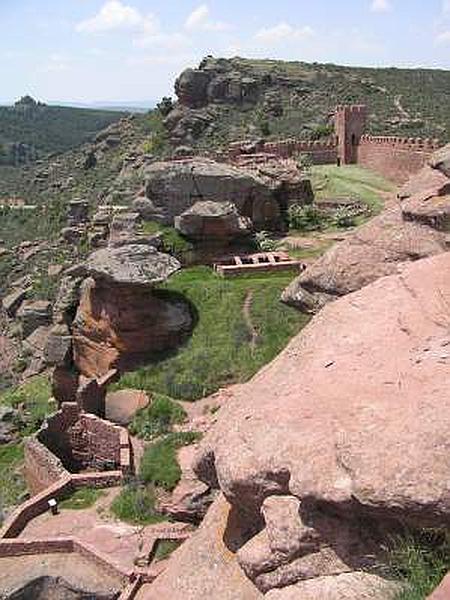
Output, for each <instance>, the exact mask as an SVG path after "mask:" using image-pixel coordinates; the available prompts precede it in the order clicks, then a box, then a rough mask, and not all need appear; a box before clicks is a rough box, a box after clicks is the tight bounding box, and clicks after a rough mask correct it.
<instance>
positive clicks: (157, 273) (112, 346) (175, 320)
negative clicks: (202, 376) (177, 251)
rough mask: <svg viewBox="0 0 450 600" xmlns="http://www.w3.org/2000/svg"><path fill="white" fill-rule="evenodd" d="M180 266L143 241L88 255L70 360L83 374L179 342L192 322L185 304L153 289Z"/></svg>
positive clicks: (127, 363) (124, 365)
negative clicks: (72, 354)
mask: <svg viewBox="0 0 450 600" xmlns="http://www.w3.org/2000/svg"><path fill="white" fill-rule="evenodd" d="M179 268H180V264H179V263H178V261H177V260H176V259H175V258H173V257H171V256H169V255H167V254H162V253H160V252H158V251H157V250H156V249H155V248H153V247H152V246H145V245H130V246H122V247H119V248H108V249H102V250H98V251H97V252H95V253H94V254H92V255H91V256H90V257H89V258H88V259H87V261H86V263H85V265H83V267H82V270H83V272H84V273H85V275H87V278H86V279H85V281H84V282H83V285H82V288H81V294H80V303H79V306H78V309H77V313H76V316H75V319H74V322H73V324H72V337H73V353H74V363H75V365H76V367H77V368H78V370H79V371H80V372H81V373H82V374H83V375H84V376H87V377H99V376H101V375H105V374H106V373H108V371H110V370H111V369H119V370H126V369H129V368H130V367H132V366H135V365H136V364H138V363H142V362H143V361H145V360H146V359H148V357H150V356H152V355H154V354H156V353H158V352H161V351H163V350H168V349H170V348H173V347H174V346H176V345H178V344H179V343H180V342H181V340H182V339H183V338H184V336H186V334H187V333H188V332H189V331H190V327H191V324H192V315H191V311H190V307H189V305H188V304H187V303H186V301H184V300H183V299H180V298H179V297H174V296H172V295H171V294H169V293H168V292H164V291H162V290H161V291H157V290H154V289H153V288H154V287H155V286H156V285H157V284H159V283H162V282H163V281H165V280H166V279H167V278H168V277H169V276H170V275H171V274H172V273H174V272H175V271H177V270H178V269H179Z"/></svg>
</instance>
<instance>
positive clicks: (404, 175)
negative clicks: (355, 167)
mask: <svg viewBox="0 0 450 600" xmlns="http://www.w3.org/2000/svg"><path fill="white" fill-rule="evenodd" d="M437 148H439V143H438V142H436V141H433V140H423V139H420V138H398V137H386V136H378V137H377V136H369V135H365V136H362V138H361V140H360V143H359V145H358V148H357V157H356V162H357V164H359V165H361V166H363V167H366V168H368V169H371V170H372V171H375V172H376V173H380V175H383V176H384V177H386V178H387V179H390V180H391V181H394V182H395V183H399V184H401V183H405V182H406V181H407V180H408V179H409V177H411V175H413V174H414V173H417V172H418V171H420V169H421V168H422V167H424V166H425V164H426V162H427V160H428V159H429V158H430V156H431V154H432V153H433V152H434V151H435V150H437Z"/></svg>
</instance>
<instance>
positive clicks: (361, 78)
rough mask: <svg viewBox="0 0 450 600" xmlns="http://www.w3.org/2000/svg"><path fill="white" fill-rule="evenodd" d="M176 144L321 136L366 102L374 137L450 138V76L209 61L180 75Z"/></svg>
mask: <svg viewBox="0 0 450 600" xmlns="http://www.w3.org/2000/svg"><path fill="white" fill-rule="evenodd" d="M175 88H176V92H177V95H178V98H179V102H178V103H176V104H175V108H174V110H173V111H172V112H170V113H169V114H168V116H167V118H166V125H167V128H168V131H169V132H170V136H171V138H172V140H173V142H174V143H179V144H190V145H195V146H198V147H201V148H210V147H211V146H220V145H221V144H224V143H228V142H229V141H232V140H237V139H242V138H246V137H258V136H264V137H266V138H269V139H270V138H276V137H278V138H279V137H289V136H292V137H300V138H304V139H318V138H320V137H325V136H327V135H328V134H329V133H330V127H329V125H330V114H331V113H332V112H333V110H334V108H335V106H336V105H337V104H344V103H345V104H353V103H356V104H359V103H365V104H367V105H368V107H369V114H370V116H369V122H368V127H367V130H368V133H372V134H374V135H381V134H385V135H395V136H402V137H425V138H439V139H440V140H442V141H449V140H450V71H444V70H437V69H436V70H432V69H397V68H380V69H377V68H364V67H345V66H338V65H334V64H319V63H304V62H282V61H277V60H250V59H244V58H232V59H221V58H213V57H207V58H205V59H204V60H203V61H202V62H201V64H200V66H199V68H198V69H188V70H186V71H184V72H183V73H182V74H181V76H180V77H179V78H178V80H177V83H176V86H175Z"/></svg>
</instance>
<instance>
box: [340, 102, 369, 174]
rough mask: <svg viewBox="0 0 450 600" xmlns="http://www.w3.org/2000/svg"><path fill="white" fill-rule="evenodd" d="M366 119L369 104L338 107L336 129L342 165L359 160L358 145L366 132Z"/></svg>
mask: <svg viewBox="0 0 450 600" xmlns="http://www.w3.org/2000/svg"><path fill="white" fill-rule="evenodd" d="M366 120H367V106H365V105H364V104H353V105H351V106H337V107H336V112H335V116H334V129H335V134H336V137H337V148H338V157H339V159H340V163H341V164H342V165H349V164H354V163H356V162H358V145H359V142H360V140H361V136H362V135H363V133H364V129H365V126H366Z"/></svg>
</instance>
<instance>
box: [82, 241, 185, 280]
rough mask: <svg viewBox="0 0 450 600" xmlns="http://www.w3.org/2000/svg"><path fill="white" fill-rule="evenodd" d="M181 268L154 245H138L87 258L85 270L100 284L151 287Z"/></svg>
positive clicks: (104, 251) (171, 257)
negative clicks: (103, 282) (100, 282)
mask: <svg viewBox="0 0 450 600" xmlns="http://www.w3.org/2000/svg"><path fill="white" fill-rule="evenodd" d="M180 267H181V265H180V263H179V262H178V261H177V259H176V258H174V257H173V256H170V255H169V254H164V253H162V252H158V251H157V250H156V248H154V247H153V246H145V245H139V244H137V245H128V246H122V247H120V248H105V249H101V250H97V251H96V252H94V253H93V254H91V255H90V256H89V257H88V259H87V260H86V263H85V265H84V266H83V270H84V272H85V273H86V275H87V276H90V277H93V278H94V279H95V280H97V281H100V280H101V281H105V282H109V283H111V284H118V285H127V286H142V287H145V288H151V287H153V286H155V285H157V284H159V283H162V282H163V281H165V280H166V279H167V278H168V277H170V275H173V273H175V272H176V271H178V269H180Z"/></svg>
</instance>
